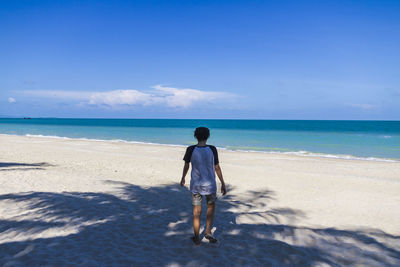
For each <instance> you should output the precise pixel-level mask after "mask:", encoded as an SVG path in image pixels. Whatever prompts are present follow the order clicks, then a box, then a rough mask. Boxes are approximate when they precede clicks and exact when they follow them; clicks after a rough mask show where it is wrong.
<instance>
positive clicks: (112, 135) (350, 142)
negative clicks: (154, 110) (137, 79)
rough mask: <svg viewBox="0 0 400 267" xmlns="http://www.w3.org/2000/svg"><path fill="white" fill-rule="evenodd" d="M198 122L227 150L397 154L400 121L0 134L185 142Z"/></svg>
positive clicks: (19, 127)
mask: <svg viewBox="0 0 400 267" xmlns="http://www.w3.org/2000/svg"><path fill="white" fill-rule="evenodd" d="M198 126H206V127H209V128H210V129H211V137H210V140H209V143H210V144H214V145H216V146H217V147H220V148H226V149H230V150H246V151H264V152H281V153H298V154H306V155H314V154H323V155H325V156H337V157H348V156H352V157H363V158H386V159H400V121H298V120H296V121H290V120H176V119H30V120H24V119H0V133H1V134H15V135H43V136H56V137H69V138H87V139H100V140H124V141H133V142H145V143H159V144H176V145H190V144H194V143H195V139H194V138H193V131H194V129H195V128H196V127H198Z"/></svg>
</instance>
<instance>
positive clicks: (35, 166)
mask: <svg viewBox="0 0 400 267" xmlns="http://www.w3.org/2000/svg"><path fill="white" fill-rule="evenodd" d="M52 166H54V165H52V164H49V163H47V162H39V163H20V162H0V171H30V170H44V169H45V167H52Z"/></svg>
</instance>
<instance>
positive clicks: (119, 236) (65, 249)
mask: <svg viewBox="0 0 400 267" xmlns="http://www.w3.org/2000/svg"><path fill="white" fill-rule="evenodd" d="M107 183H112V184H113V186H115V187H116V188H118V191H116V192H113V193H77V192H65V193H48V192H34V193H24V194H7V195H1V196H0V205H2V206H3V207H4V206H7V207H9V208H10V209H8V210H9V211H6V213H5V214H1V217H0V218H1V221H0V237H1V238H0V265H4V266H16V265H21V266H39V265H47V266H60V265H67V264H72V265H85V266H99V265H130V266H148V265H157V266H209V265H222V266H318V265H325V266H345V265H357V264H359V265H362V266H399V265H400V252H399V241H400V237H398V236H391V235H388V234H385V233H383V232H379V231H377V230H375V231H372V230H371V231H367V230H357V231H349V230H338V229H333V228H329V229H319V228H306V227H294V226H290V225H285V224H283V223H282V220H286V221H288V220H289V221H290V220H293V221H294V220H296V218H297V217H298V216H304V214H301V212H299V211H296V210H292V209H275V210H274V209H270V208H269V207H268V205H265V203H268V199H271V198H273V192H271V191H268V190H264V191H262V192H254V191H251V192H248V194H247V195H243V196H241V198H240V199H239V198H238V197H236V196H234V195H227V196H225V197H223V198H220V199H219V200H218V204H217V214H216V219H215V226H216V230H215V232H214V234H215V236H216V237H218V238H219V240H220V242H219V244H217V245H213V244H209V243H204V242H203V243H202V244H201V245H200V246H198V247H196V246H194V245H193V244H192V242H191V240H190V239H189V238H190V236H191V234H192V229H191V203H190V197H189V193H188V192H187V189H182V188H180V187H179V186H177V185H165V186H158V187H150V188H144V187H140V186H136V185H133V184H127V183H120V182H113V181H107ZM261 200H263V201H261ZM263 203H264V204H263ZM17 206H18V207H21V206H23V207H24V213H22V212H18V213H16V214H13V213H12V210H13V209H12V208H13V207H17ZM235 210H236V211H235ZM238 210H240V212H239V211H238ZM243 218H244V219H247V220H250V221H252V222H253V223H246V222H243ZM204 220H205V216H204V212H203V214H202V224H204ZM256 221H257V222H259V223H258V224H255V223H254V222H256ZM260 222H263V223H260Z"/></svg>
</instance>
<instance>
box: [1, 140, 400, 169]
mask: <svg viewBox="0 0 400 267" xmlns="http://www.w3.org/2000/svg"><path fill="white" fill-rule="evenodd" d="M2 135H3V136H18V137H32V138H52V139H60V140H77V141H79V140H81V141H90V142H110V143H127V144H143V145H155V146H167V147H187V146H189V145H180V144H163V143H151V142H142V141H128V140H123V139H92V138H85V137H83V138H72V137H66V136H53V135H40V134H38V135H35V134H25V135H16V134H0V136H2ZM193 144H194V143H193ZM217 148H218V149H220V150H225V151H229V152H243V153H262V154H277V155H294V156H301V157H316V158H331V159H343V160H361V161H377V162H393V163H400V159H396V158H379V157H359V156H354V155H346V154H326V153H317V152H310V151H303V150H301V151H287V152H281V151H262V150H241V149H237V150H234V149H229V148H226V147H217Z"/></svg>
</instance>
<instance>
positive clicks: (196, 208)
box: [193, 205, 201, 244]
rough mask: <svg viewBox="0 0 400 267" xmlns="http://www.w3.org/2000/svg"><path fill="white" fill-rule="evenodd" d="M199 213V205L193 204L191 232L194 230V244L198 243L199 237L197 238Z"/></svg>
mask: <svg viewBox="0 0 400 267" xmlns="http://www.w3.org/2000/svg"><path fill="white" fill-rule="evenodd" d="M200 215H201V205H198V206H193V232H194V237H195V243H196V244H197V243H200V239H199V231H200ZM196 241H197V242H196Z"/></svg>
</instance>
